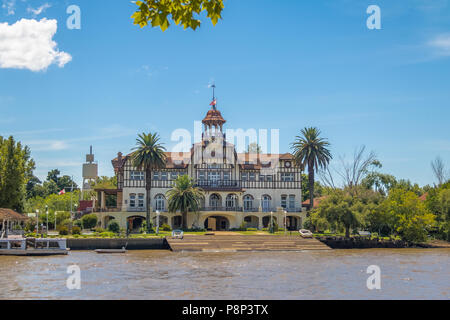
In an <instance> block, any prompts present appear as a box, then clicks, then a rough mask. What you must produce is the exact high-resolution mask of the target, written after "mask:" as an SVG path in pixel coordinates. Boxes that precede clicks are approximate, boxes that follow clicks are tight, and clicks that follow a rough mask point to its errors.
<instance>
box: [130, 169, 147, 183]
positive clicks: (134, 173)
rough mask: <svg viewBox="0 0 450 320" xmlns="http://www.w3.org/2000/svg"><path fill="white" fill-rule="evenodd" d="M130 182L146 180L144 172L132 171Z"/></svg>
mask: <svg viewBox="0 0 450 320" xmlns="http://www.w3.org/2000/svg"><path fill="white" fill-rule="evenodd" d="M130 180H137V181H142V180H144V171H131V172H130Z"/></svg>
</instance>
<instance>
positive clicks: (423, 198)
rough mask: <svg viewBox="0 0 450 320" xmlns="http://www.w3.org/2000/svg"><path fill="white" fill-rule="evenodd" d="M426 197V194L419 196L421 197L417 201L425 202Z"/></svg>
mask: <svg viewBox="0 0 450 320" xmlns="http://www.w3.org/2000/svg"><path fill="white" fill-rule="evenodd" d="M427 197H428V192H425V193H424V194H423V195H421V196H420V197H419V200H420V201H425V200H427Z"/></svg>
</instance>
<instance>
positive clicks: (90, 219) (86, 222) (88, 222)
mask: <svg viewBox="0 0 450 320" xmlns="http://www.w3.org/2000/svg"><path fill="white" fill-rule="evenodd" d="M81 222H82V224H83V227H84V228H86V229H92V228H95V227H96V226H97V222H98V218H97V216H96V215H95V214H94V213H91V214H87V215H85V216H83V217H82V218H81Z"/></svg>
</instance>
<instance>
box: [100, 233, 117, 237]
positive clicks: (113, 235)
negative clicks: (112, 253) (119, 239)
mask: <svg viewBox="0 0 450 320" xmlns="http://www.w3.org/2000/svg"><path fill="white" fill-rule="evenodd" d="M99 236H100V237H102V238H114V237H115V236H116V235H115V234H114V233H112V232H102V233H100V234H99Z"/></svg>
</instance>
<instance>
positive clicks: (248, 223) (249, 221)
mask: <svg viewBox="0 0 450 320" xmlns="http://www.w3.org/2000/svg"><path fill="white" fill-rule="evenodd" d="M244 225H245V227H246V228H256V229H258V227H259V218H258V217H257V216H246V217H245V218H244Z"/></svg>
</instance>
